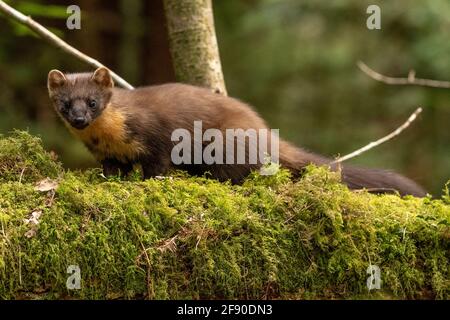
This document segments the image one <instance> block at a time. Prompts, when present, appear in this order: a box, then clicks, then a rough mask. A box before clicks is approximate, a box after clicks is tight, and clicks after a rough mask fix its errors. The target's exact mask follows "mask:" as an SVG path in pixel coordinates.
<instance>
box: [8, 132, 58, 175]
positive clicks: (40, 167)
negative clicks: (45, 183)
mask: <svg viewBox="0 0 450 320" xmlns="http://www.w3.org/2000/svg"><path fill="white" fill-rule="evenodd" d="M55 160H56V156H55V155H53V154H51V153H48V152H45V151H44V149H43V147H42V144H41V140H40V139H39V138H37V137H32V136H30V135H29V134H28V133H26V132H23V131H14V132H13V133H12V134H11V136H9V137H6V138H4V137H3V136H2V135H0V182H6V181H21V182H22V181H23V182H31V181H35V180H37V179H39V178H45V177H51V178H56V177H57V176H58V174H59V173H61V172H62V168H61V165H60V164H59V163H58V162H56V161H55Z"/></svg>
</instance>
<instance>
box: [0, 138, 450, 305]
mask: <svg viewBox="0 0 450 320" xmlns="http://www.w3.org/2000/svg"><path fill="white" fill-rule="evenodd" d="M0 145H1V146H2V148H1V149H0V150H1V151H0V152H1V153H0V154H1V156H0V168H1V169H0V170H1V177H0V298H3V299H10V298H21V299H30V298H32V299H55V298H67V299H71V298H82V299H87V298H100V299H116V298H126V299H131V298H151V299H182V298H187V299H204V298H214V299H216V298H231V299H234V298H248V299H261V298H274V299H275V298H287V299H312V298H328V299H331V298H333V299H336V298H337V299H373V298H382V299H405V298H421V299H429V298H432V299H449V298H450V289H449V288H450V283H449V279H450V277H449V273H450V270H449V267H448V265H449V263H448V262H449V254H450V250H449V249H450V247H449V237H450V229H449V226H450V203H449V195H448V189H446V191H445V194H444V196H443V198H442V199H430V198H425V199H418V198H414V197H406V198H400V197H398V196H396V195H381V196H380V195H372V194H368V193H366V192H351V191H349V190H348V189H347V188H346V187H345V186H344V185H342V184H340V183H339V177H338V176H337V174H335V173H331V172H329V171H328V170H326V169H325V168H316V167H308V168H307V170H306V173H305V175H304V177H303V178H302V179H301V180H299V181H292V180H291V179H290V177H289V174H288V172H287V171H284V170H282V171H281V172H280V173H279V174H277V175H276V176H270V177H264V176H259V175H257V174H253V175H252V176H251V177H249V178H248V179H247V180H246V182H245V183H244V184H243V185H242V186H232V185H230V184H226V183H219V182H216V181H213V180H209V179H205V178H194V177H188V176H186V175H185V174H182V173H177V174H174V175H173V178H172V179H163V180H155V179H149V180H146V181H140V180H139V179H138V178H137V177H138V175H137V174H136V175H134V176H133V177H131V178H129V179H128V180H126V181H125V180H124V181H122V180H120V179H117V178H115V179H109V180H106V179H104V178H103V177H101V175H100V171H99V170H98V169H93V170H89V171H86V172H64V171H63V170H62V169H61V167H60V165H59V164H57V163H56V162H54V161H53V160H52V157H51V156H50V155H49V154H48V153H46V152H45V151H44V150H43V149H42V147H41V145H40V142H39V140H38V139H37V138H34V137H31V136H30V135H28V134H26V133H23V132H15V133H14V134H12V135H11V136H10V137H7V138H3V139H0ZM12 159H15V160H14V161H12ZM24 167H26V168H27V169H26V170H27V172H28V174H27V175H25V174H22V179H19V177H20V175H21V172H22V169H23V168H24ZM47 176H49V177H51V178H58V181H59V186H58V188H57V190H56V191H52V190H50V191H48V192H40V191H37V190H36V189H35V188H34V185H35V183H36V182H37V181H39V180H40V179H42V178H44V177H47ZM19 180H20V182H19ZM36 211H39V212H42V214H41V216H40V217H39V223H38V224H37V225H36V226H34V228H35V229H36V233H35V234H34V235H32V236H30V237H27V236H25V234H26V233H27V232H28V231H29V230H30V228H33V227H32V226H30V223H26V222H25V221H24V219H28V218H29V217H30V214H31V213H32V212H36ZM370 264H374V265H377V266H379V267H380V270H381V279H382V284H381V290H372V291H370V292H369V291H368V289H367V286H366V281H367V278H368V277H369V275H368V274H367V273H366V270H367V267H368V266H369V265H370ZM69 265H78V266H80V269H81V277H82V282H81V289H80V290H68V289H67V288H66V280H67V277H68V276H69V275H68V274H67V273H66V270H67V267H68V266H69Z"/></svg>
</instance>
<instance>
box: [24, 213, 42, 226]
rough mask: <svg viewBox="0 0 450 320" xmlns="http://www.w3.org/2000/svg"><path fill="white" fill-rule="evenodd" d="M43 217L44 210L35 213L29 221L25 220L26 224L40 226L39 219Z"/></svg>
mask: <svg viewBox="0 0 450 320" xmlns="http://www.w3.org/2000/svg"><path fill="white" fill-rule="evenodd" d="M41 215H42V210H36V211H33V212H32V213H31V215H30V217H29V218H28V219H24V222H25V223H27V224H28V223H32V224H34V225H37V224H39V218H40V217H41Z"/></svg>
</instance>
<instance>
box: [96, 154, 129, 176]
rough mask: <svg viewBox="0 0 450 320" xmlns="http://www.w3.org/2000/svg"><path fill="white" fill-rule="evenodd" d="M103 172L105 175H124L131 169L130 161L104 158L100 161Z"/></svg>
mask: <svg viewBox="0 0 450 320" xmlns="http://www.w3.org/2000/svg"><path fill="white" fill-rule="evenodd" d="M102 166H103V174H104V175H105V176H107V177H111V176H122V177H125V176H127V175H128V173H130V171H131V170H132V169H133V165H132V164H131V163H123V162H120V161H119V160H116V159H111V158H110V159H105V160H103V161H102Z"/></svg>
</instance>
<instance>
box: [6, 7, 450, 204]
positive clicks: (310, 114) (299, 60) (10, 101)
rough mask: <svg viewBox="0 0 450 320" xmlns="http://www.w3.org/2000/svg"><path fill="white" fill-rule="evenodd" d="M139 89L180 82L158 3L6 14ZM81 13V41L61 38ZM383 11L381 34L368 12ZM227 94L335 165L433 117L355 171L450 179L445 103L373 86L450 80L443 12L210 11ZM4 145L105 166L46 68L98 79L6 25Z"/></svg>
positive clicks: (421, 91)
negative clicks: (72, 128) (69, 117)
mask: <svg viewBox="0 0 450 320" xmlns="http://www.w3.org/2000/svg"><path fill="white" fill-rule="evenodd" d="M7 2H8V3H9V4H11V5H12V6H14V7H15V8H16V9H19V10H20V11H22V12H23V13H25V14H29V15H31V16H33V18H35V19H36V20H37V21H38V22H40V23H42V24H43V25H44V26H47V27H50V28H51V30H52V31H53V32H56V33H57V35H59V36H61V37H62V38H63V39H64V40H66V41H68V42H69V43H70V44H71V45H73V46H75V47H76V48H78V49H80V50H81V51H83V52H84V53H86V54H88V55H90V56H92V57H94V58H96V59H98V60H99V61H101V62H102V63H104V64H105V65H107V66H108V67H110V68H112V69H113V70H114V71H116V72H118V73H119V74H120V75H121V76H122V77H123V78H124V79H126V80H127V81H128V82H130V83H131V84H133V85H135V86H140V85H148V84H156V83H164V82H169V81H174V74H173V70H172V65H171V59H170V55H169V49H168V40H167V36H166V30H165V18H164V12H163V6H162V0H148V1H146V0H84V1H74V0H67V1H66V0H48V1H47V0H45V1H44V0H42V1H30V0H29V1H21V0H17V1H7ZM71 4H77V5H79V6H80V8H81V10H82V22H81V30H68V29H67V28H66V26H65V23H66V18H67V17H68V14H67V13H66V8H67V6H68V5H71ZM370 4H377V5H379V6H380V7H381V22H382V29H381V30H368V29H367V27H366V19H367V17H368V15H367V14H366V9H367V7H368V6H369V5H370ZM213 6H214V15H215V23H216V32H217V37H218V41H219V48H220V54H221V58H222V64H223V70H224V75H225V80H226V85H227V88H228V92H229V95H231V96H234V97H237V98H240V99H241V100H243V101H245V102H248V103H250V104H251V105H253V106H254V107H255V109H257V110H258V111H259V112H260V113H261V114H262V116H263V117H264V118H265V119H266V120H267V121H268V123H269V124H270V126H271V127H272V128H279V129H280V135H281V136H282V137H284V138H286V139H288V140H290V141H292V142H295V143H296V144H298V145H300V146H303V147H305V148H307V149H310V150H313V151H315V152H319V153H322V154H324V155H328V156H336V155H338V154H341V155H343V154H346V153H349V152H351V151H353V150H355V149H357V148H359V147H361V146H363V145H365V144H367V143H368V142H370V141H373V140H375V139H378V138H380V137H382V136H384V135H386V134H387V133H389V132H390V131H392V130H393V129H394V128H396V127H397V126H399V125H400V124H401V123H403V122H404V121H405V120H406V118H407V117H408V116H409V115H410V114H411V113H412V112H413V111H414V110H415V109H416V108H417V107H418V106H422V107H423V109H424V112H423V113H422V115H421V116H420V117H419V119H418V121H416V122H414V123H413V124H412V126H411V127H410V128H409V129H408V130H407V131H405V132H404V133H402V134H401V135H400V136H399V137H397V138H396V139H394V140H391V141H389V142H388V143H385V144H383V145H382V146H380V147H378V148H376V149H373V150H371V151H369V152H367V153H365V154H364V155H362V156H360V157H358V158H355V159H352V160H351V161H350V162H351V163H354V164H360V165H365V166H370V167H380V168H390V169H394V170H397V171H398V172H401V173H402V174H405V175H407V176H409V177H411V178H413V179H415V180H416V181H417V182H419V183H421V184H423V185H424V186H425V187H426V188H427V189H428V190H429V191H430V192H431V193H433V194H434V195H439V194H441V191H442V189H443V186H444V184H445V183H446V181H447V180H448V179H449V178H450V129H449V128H450V92H449V91H448V89H447V90H446V89H434V88H423V87H409V86H388V85H385V84H382V83H379V82H376V81H374V80H372V79H370V78H369V77H367V76H366V75H365V74H363V73H362V72H361V71H360V70H359V69H358V68H357V67H356V62H357V61H358V60H362V61H364V62H365V63H367V64H368V65H369V66H370V67H372V68H374V69H375V70H377V71H379V72H381V73H384V74H387V75H390V76H402V77H403V76H406V75H407V74H408V71H409V70H410V69H414V70H416V74H417V77H421V78H430V79H437V80H450V32H449V31H450V1H448V0H433V1H422V0H409V1H375V0H369V1H365V0H363V1H362V0H335V1H328V0H214V1H213ZM0 30H1V33H0V133H2V134H5V133H7V132H9V131H11V130H12V129H13V128H18V129H24V130H25V129H28V130H29V131H30V132H31V133H33V134H37V135H40V136H41V137H42V139H43V141H44V143H45V145H46V147H47V148H48V149H49V150H54V151H55V152H56V153H57V154H58V155H59V157H60V160H61V161H62V162H63V163H64V165H65V166H67V167H68V168H85V167H90V166H95V165H97V164H96V163H95V161H94V159H93V158H92V156H91V155H90V154H89V153H88V152H87V150H86V149H85V148H84V147H83V145H82V144H81V143H80V142H78V141H77V140H75V139H74V138H72V137H71V136H70V134H69V133H68V131H67V130H66V129H65V128H64V126H63V124H62V123H61V121H59V119H58V118H57V116H56V115H55V112H54V111H53V109H52V107H51V106H50V103H49V99H48V96H47V90H46V78H47V73H48V71H49V70H50V69H53V68H57V69H60V70H62V71H66V72H79V71H86V70H90V68H89V67H87V66H86V65H85V64H84V63H81V62H79V61H78V60H76V59H75V58H73V57H71V56H69V55H67V54H65V53H63V52H61V51H59V50H56V49H55V48H54V47H52V46H50V45H48V44H47V43H46V42H44V41H43V40H41V39H39V38H37V37H35V36H34V35H33V34H31V33H30V32H29V31H28V30H27V29H26V28H25V27H22V26H20V25H18V24H16V23H13V22H11V21H8V20H7V19H6V18H4V17H3V16H2V17H0Z"/></svg>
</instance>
